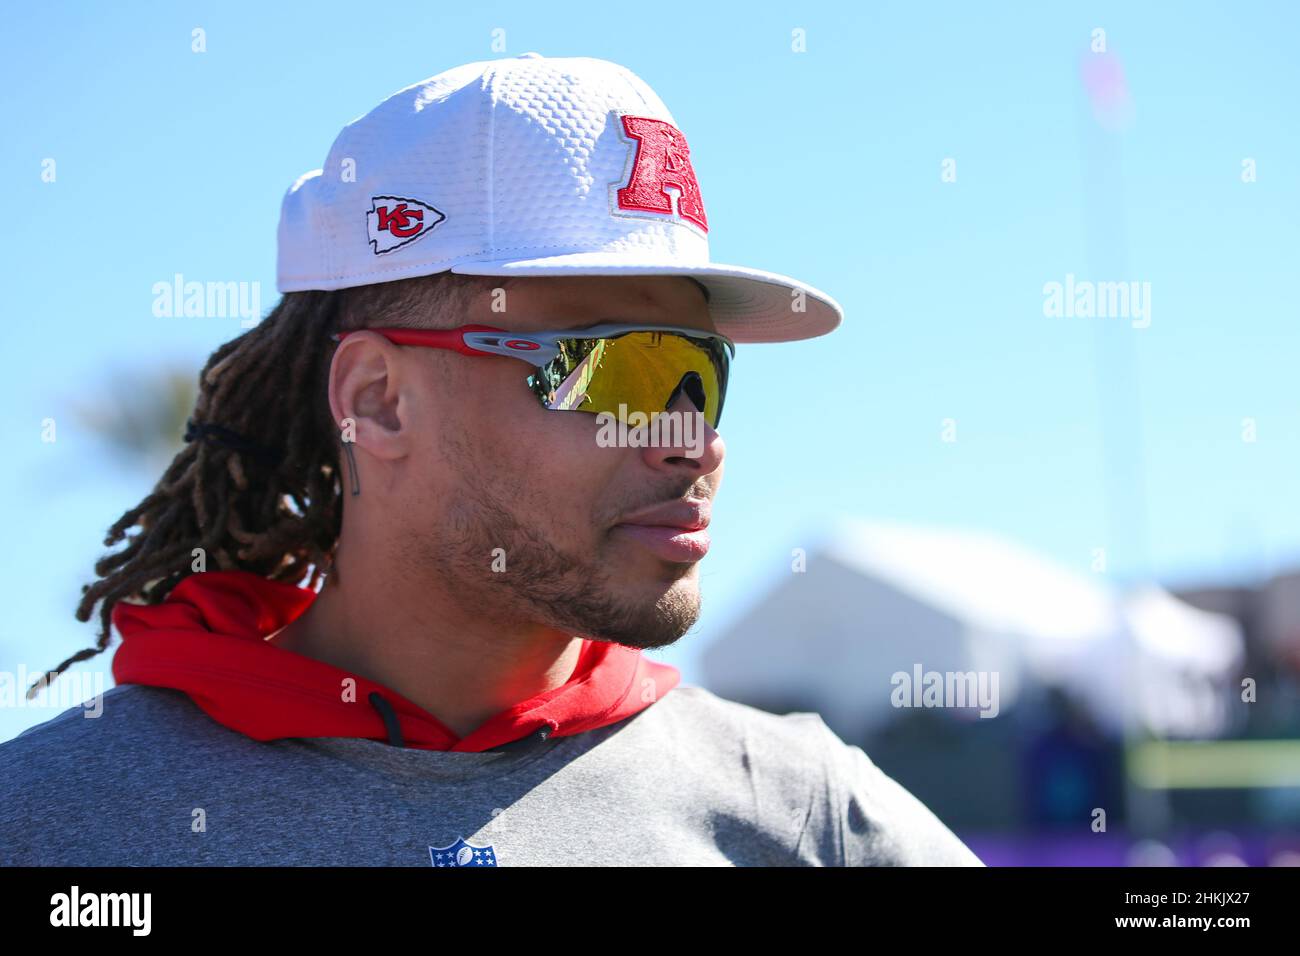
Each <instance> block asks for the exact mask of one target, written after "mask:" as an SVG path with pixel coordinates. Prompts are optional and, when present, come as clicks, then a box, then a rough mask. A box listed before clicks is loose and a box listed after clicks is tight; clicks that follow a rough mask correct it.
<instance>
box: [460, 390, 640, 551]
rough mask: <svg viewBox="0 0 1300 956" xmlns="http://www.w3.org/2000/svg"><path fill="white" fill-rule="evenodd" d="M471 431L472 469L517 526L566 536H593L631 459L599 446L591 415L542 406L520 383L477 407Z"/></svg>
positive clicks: (622, 452) (597, 425)
mask: <svg viewBox="0 0 1300 956" xmlns="http://www.w3.org/2000/svg"><path fill="white" fill-rule="evenodd" d="M473 427H474V428H475V429H476V431H477V432H478V435H479V441H477V442H474V445H475V455H474V457H475V459H476V466H477V468H479V469H481V476H482V478H484V479H486V484H487V485H488V486H490V487H492V488H494V489H498V490H499V495H500V497H502V498H503V499H504V501H505V504H506V506H507V507H509V508H510V510H511V511H512V512H513V513H514V514H515V515H516V516H517V517H518V519H519V521H520V523H521V524H523V525H526V526H531V527H538V528H545V529H547V530H548V531H550V532H551V533H553V534H564V535H565V536H579V537H586V536H589V535H590V534H591V527H592V524H593V522H597V521H599V520H600V519H601V518H603V517H604V516H605V513H606V512H607V510H608V508H609V504H610V502H611V501H612V500H613V499H614V494H613V492H614V490H615V489H614V484H615V479H616V475H617V473H618V471H619V469H620V467H621V462H622V459H623V456H625V455H626V454H628V449H619V448H601V447H600V445H599V444H597V441H596V438H597V434H598V433H599V429H600V423H599V421H598V420H597V418H596V416H595V415H590V414H587V413H585V412H562V411H551V410H549V409H546V408H543V407H542V405H541V403H540V402H538V401H537V398H536V396H535V395H534V394H533V393H532V392H531V391H530V390H529V389H528V388H527V386H526V385H524V384H523V382H522V381H512V380H507V381H504V382H502V383H501V385H500V388H499V389H498V390H497V392H496V394H495V395H494V396H493V397H492V398H491V399H490V400H489V401H486V402H484V403H483V405H482V406H481V407H480V410H479V414H476V415H475V416H474V426H473ZM473 437H474V436H473V435H471V436H470V440H471V442H473ZM489 476H490V477H489ZM471 477H473V476H471ZM569 532H572V535H570V534H569Z"/></svg>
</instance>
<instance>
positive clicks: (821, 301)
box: [451, 252, 844, 342]
mask: <svg viewBox="0 0 1300 956" xmlns="http://www.w3.org/2000/svg"><path fill="white" fill-rule="evenodd" d="M451 271H452V272H455V273H458V274H460V275H471V276H503V277H506V276H559V275H573V276H579V275H626V276H636V275H670V276H672V275H680V276H692V277H693V278H695V279H697V280H699V282H700V284H701V285H703V286H704V287H705V288H706V289H708V290H709V311H710V313H711V315H712V317H713V324H714V326H715V327H716V328H717V330H718V331H719V332H721V333H722V334H723V335H725V336H727V338H729V339H731V340H732V341H733V342H794V341H798V340H800V339H811V338H815V337H816V336H819V335H825V334H826V333H827V332H830V331H832V330H834V329H835V328H836V327H838V326H839V324H840V322H841V321H843V318H844V311H843V309H841V308H840V305H839V303H838V302H836V301H835V300H834V299H833V298H831V297H830V296H829V295H827V294H826V293H825V292H822V291H820V290H818V289H814V288H813V287H812V286H810V285H807V284H805V283H803V282H800V281H799V280H797V279H791V278H790V277H789V276H783V275H778V274H776V273H775V272H764V271H762V270H761V269H749V268H746V267H744V266H729V265H722V264H720V263H716V262H710V263H708V264H707V265H700V266H688V265H683V264H682V263H680V262H673V263H664V262H654V261H645V262H643V263H630V262H628V254H627V253H626V252H578V253H571V254H569V255H562V256H546V257H544V258H540V259H511V260H496V261H491V262H462V263H459V264H457V265H454V266H452V267H451Z"/></svg>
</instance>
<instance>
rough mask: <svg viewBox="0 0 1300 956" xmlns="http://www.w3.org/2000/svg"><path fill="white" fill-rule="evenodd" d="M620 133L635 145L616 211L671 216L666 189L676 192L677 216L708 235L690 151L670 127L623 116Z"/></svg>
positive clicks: (684, 141) (707, 224) (667, 124)
mask: <svg viewBox="0 0 1300 956" xmlns="http://www.w3.org/2000/svg"><path fill="white" fill-rule="evenodd" d="M620 119H622V121H623V131H624V132H625V133H627V135H628V137H629V138H631V139H633V140H635V141H636V154H635V155H634V156H633V158H632V173H631V175H630V176H629V177H628V181H627V185H626V186H624V187H623V188H622V189H620V190H618V208H619V209H627V210H635V211H639V212H651V213H662V214H664V215H672V213H673V202H672V197H671V196H670V195H669V194H668V191H667V189H666V188H665V187H668V186H672V187H675V188H676V189H677V191H678V197H677V215H678V216H680V217H681V218H682V219H686V220H689V221H690V222H693V223H695V225H697V226H699V227H700V229H701V230H703V231H704V232H708V231H709V220H708V218H707V217H706V216H705V215H704V199H703V198H702V197H701V196H700V184H699V183H697V182H696V181H695V170H694V169H692V168H691V148H690V147H689V146H687V145H686V137H685V136H683V135H682V134H681V132H680V131H679V130H678V129H677V128H676V127H674V126H673V125H672V124H671V123H666V122H664V121H663V120H657V119H650V118H648V117H645V116H622V117H620Z"/></svg>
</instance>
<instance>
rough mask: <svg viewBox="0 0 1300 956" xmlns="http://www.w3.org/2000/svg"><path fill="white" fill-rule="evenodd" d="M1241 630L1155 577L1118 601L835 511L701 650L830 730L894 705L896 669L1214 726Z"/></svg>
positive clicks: (981, 547) (1033, 564)
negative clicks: (807, 706) (991, 682)
mask: <svg viewBox="0 0 1300 956" xmlns="http://www.w3.org/2000/svg"><path fill="white" fill-rule="evenodd" d="M1242 654H1243V643H1242V636H1241V633H1240V630H1239V628H1238V626H1237V624H1236V622H1235V621H1233V620H1232V619H1231V618H1227V617H1224V616H1222V615H1214V614H1209V613H1206V612H1203V611H1199V610H1196V609H1195V608H1192V607H1190V606H1189V605H1187V604H1184V603H1183V602H1181V601H1179V600H1177V599H1176V598H1174V597H1172V596H1171V595H1169V594H1167V593H1166V592H1164V591H1161V590H1159V589H1156V588H1151V589H1145V590H1143V591H1141V592H1139V593H1136V594H1134V595H1133V596H1131V597H1129V598H1125V597H1123V596H1121V595H1119V594H1118V593H1116V591H1115V589H1114V588H1113V587H1112V586H1111V585H1110V583H1109V581H1108V579H1107V578H1106V577H1105V575H1102V574H1086V573H1080V572H1076V571H1072V570H1069V569H1067V568H1064V567H1061V566H1059V565H1056V564H1054V563H1053V562H1051V561H1049V560H1047V559H1045V558H1043V557H1042V556H1040V555H1037V554H1035V553H1033V552H1031V551H1029V550H1027V549H1025V548H1023V547H1020V546H1018V545H1015V544H1013V543H1011V542H1009V541H1007V540H1005V539H1002V538H998V537H995V536H991V535H987V534H980V533H975V532H964V531H954V530H948V529H932V528H921V527H915V526H907V525H897V524H887V523H879V522H863V521H859V520H854V519H844V520H841V521H839V522H837V523H836V526H835V530H834V532H833V533H832V534H830V535H829V536H827V538H826V539H825V540H824V542H823V544H822V545H821V546H820V547H819V548H817V549H815V550H814V551H813V552H812V553H811V554H810V555H809V557H808V561H807V567H806V570H805V571H803V572H802V573H799V572H794V573H791V574H790V575H789V578H788V579H786V580H784V581H781V582H779V583H778V584H777V585H776V586H775V587H773V588H772V589H771V590H770V591H768V592H767V593H766V594H764V595H762V596H761V597H760V598H759V599H758V601H757V602H756V603H755V604H754V605H753V607H752V608H751V609H750V610H749V612H748V613H747V614H745V615H744V616H743V617H742V618H741V619H740V620H738V621H737V622H736V623H735V624H734V625H733V626H732V627H731V628H729V629H728V630H727V632H726V633H724V634H723V635H721V636H720V637H719V638H718V639H717V640H716V641H715V642H714V643H713V644H712V645H710V646H709V647H708V648H707V649H706V650H705V651H704V654H703V666H704V669H705V674H706V680H707V683H708V684H709V686H710V687H711V688H712V689H714V690H715V691H716V692H717V693H719V694H721V695H723V696H736V697H741V698H744V699H760V700H778V701H779V700H800V701H809V702H812V707H813V708H814V709H816V710H817V711H818V712H820V713H821V714H822V715H823V716H824V717H825V718H826V720H827V721H828V722H829V723H831V724H832V726H837V727H840V728H845V729H847V728H855V729H864V728H865V729H870V728H873V727H875V726H878V725H879V724H881V723H884V722H886V721H888V720H889V719H890V718H891V717H892V716H894V715H895V714H896V705H897V704H898V702H899V701H898V696H897V694H896V693H895V691H896V688H897V687H898V685H899V681H898V679H897V678H896V677H895V675H898V674H900V673H905V674H908V675H913V674H916V673H920V672H926V673H930V672H935V673H939V674H946V673H957V674H965V673H969V672H976V673H980V672H983V673H985V674H988V675H996V691H997V696H998V698H999V709H1000V710H1003V711H1004V710H1006V709H1007V708H1009V707H1011V706H1012V705H1013V704H1014V703H1015V701H1016V699H1017V698H1018V697H1019V696H1020V695H1021V694H1022V693H1023V692H1024V690H1025V689H1026V688H1027V687H1030V686H1046V685H1053V686H1060V687H1064V688H1066V689H1068V690H1069V691H1071V692H1072V693H1073V695H1074V696H1075V697H1076V698H1077V699H1079V700H1080V701H1081V702H1083V703H1085V704H1086V705H1087V706H1088V707H1089V709H1090V711H1091V712H1092V713H1093V715H1094V716H1095V717H1096V718H1097V719H1098V720H1099V721H1100V722H1101V723H1102V725H1103V726H1106V727H1108V728H1109V729H1110V730H1112V731H1114V732H1119V731H1121V730H1123V729H1125V728H1126V727H1127V728H1129V729H1133V728H1137V727H1145V728H1148V729H1150V730H1152V731H1154V732H1156V733H1162V734H1163V733H1170V734H1190V735H1210V734H1213V733H1215V732H1218V731H1219V730H1221V729H1222V725H1223V719H1224V715H1223V712H1222V709H1221V707H1216V706H1215V704H1214V701H1217V700H1220V699H1221V697H1222V693H1221V692H1222V690H1223V688H1224V687H1225V686H1226V683H1227V682H1228V681H1229V680H1230V679H1231V678H1232V677H1233V675H1234V674H1235V668H1236V667H1237V666H1239V663H1240V660H1241V657H1242Z"/></svg>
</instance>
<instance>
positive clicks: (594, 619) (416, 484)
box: [330, 276, 723, 648]
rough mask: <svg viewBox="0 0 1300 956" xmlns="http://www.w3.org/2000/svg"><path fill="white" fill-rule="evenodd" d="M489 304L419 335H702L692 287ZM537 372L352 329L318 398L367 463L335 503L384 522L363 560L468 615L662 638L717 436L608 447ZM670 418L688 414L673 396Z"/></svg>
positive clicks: (581, 281)
mask: <svg viewBox="0 0 1300 956" xmlns="http://www.w3.org/2000/svg"><path fill="white" fill-rule="evenodd" d="M494 301H495V302H497V305H498V310H497V311H493V308H492V306H493V303H494ZM500 304H501V300H500V299H495V300H494V298H493V296H492V295H491V293H487V292H485V293H483V294H482V296H481V297H480V298H478V299H477V300H475V301H474V302H473V303H472V305H471V307H470V308H469V310H468V311H467V312H464V313H462V314H460V315H457V316H450V317H443V318H442V319H439V318H438V317H431V318H430V322H429V325H430V326H431V327H432V326H442V327H453V326H458V325H469V324H477V325H488V326H493V327H496V328H504V329H507V330H509V331H515V332H528V331H543V330H546V331H550V330H561V329H581V328H586V327H588V326H592V325H596V324H599V323H602V322H622V323H646V324H655V325H676V326H685V327H689V328H697V329H704V330H709V331H713V325H712V322H711V320H710V317H709V313H708V308H707V305H706V302H705V298H704V295H703V292H702V291H701V289H700V288H699V286H697V285H696V284H695V283H694V282H693V281H691V280H689V279H685V278H682V277H679V276H646V277H630V276H619V277H593V276H580V277H571V278H550V277H548V278H525V279H515V280H512V281H511V282H510V284H509V286H508V288H507V289H506V290H505V299H504V305H505V311H504V312H502V311H500ZM448 319H451V320H452V321H448ZM534 371H535V369H534V368H533V366H531V365H529V364H527V363H525V362H522V361H519V360H517V359H512V358H506V357H468V356H462V355H459V354H457V353H455V352H449V351H444V350H440V349H428V348H416V347H401V346H394V345H393V344H392V343H390V342H388V341H387V340H385V339H383V338H382V337H381V336H378V335H375V334H373V333H366V334H361V335H354V336H350V337H349V338H348V339H347V340H345V342H344V343H343V344H342V345H341V346H340V348H339V351H338V353H337V354H336V356H335V361H334V368H333V369H332V374H331V392H330V395H331V404H332V407H333V410H334V413H335V420H336V421H342V420H343V419H344V418H346V417H352V418H354V420H355V421H356V445H355V448H356V449H357V450H358V451H359V452H365V454H364V455H362V454H358V455H357V459H358V468H359V470H360V477H361V481H362V491H361V495H360V496H359V497H357V498H355V499H349V498H348V496H347V495H346V494H345V508H346V509H349V510H353V509H355V510H354V516H355V515H357V514H359V515H360V516H361V520H363V521H364V522H365V523H366V524H367V526H369V527H378V528H383V529H384V533H383V534H382V535H379V536H370V537H368V540H373V541H375V542H377V543H376V544H375V546H374V548H373V549H372V550H375V551H377V552H378V553H375V554H373V555H372V556H371V558H372V559H373V560H377V561H380V562H383V563H384V566H385V567H386V568H388V570H389V571H390V572H391V573H393V574H397V575H401V576H402V577H404V578H405V579H407V580H410V581H414V582H419V581H426V582H437V584H438V585H439V586H440V587H443V588H445V592H446V593H448V594H450V595H452V596H453V597H454V599H455V600H457V601H458V602H460V603H461V604H462V605H463V606H464V608H465V609H466V610H467V611H470V612H472V613H477V614H480V615H481V616H482V617H484V618H488V619H494V620H498V621H500V622H501V623H502V624H503V625H515V626H520V625H522V626H527V625H530V624H532V625H536V624H541V625H546V626H549V627H554V628H558V629H560V630H563V631H565V632H566V633H572V634H580V635H582V636H585V637H591V638H594V639H599V640H608V641H614V642H617V643H620V644H626V645H628V646H631V647H640V648H653V647H662V646H665V645H668V644H671V643H672V642H674V641H676V640H677V639H678V638H679V637H681V636H682V635H683V634H684V633H685V632H686V630H687V629H688V628H689V627H690V626H691V625H692V624H693V623H694V622H695V621H696V619H697V618H698V616H699V608H700V592H699V572H698V561H699V559H700V558H701V557H703V552H704V550H706V549H707V546H708V542H707V532H703V531H702V527H703V526H706V525H707V524H708V520H709V506H710V504H711V502H712V500H713V498H714V496H715V495H716V494H717V490H718V486H719V483H720V482H721V479H722V459H723V443H722V439H721V438H720V437H719V436H718V434H717V432H715V431H714V430H713V429H712V428H710V427H709V426H708V424H707V423H704V424H703V442H702V446H701V444H700V443H699V442H698V441H696V442H694V443H692V445H691V446H689V447H688V446H685V445H682V446H678V447H667V446H662V445H661V446H660V447H606V446H607V445H608V442H603V443H602V442H601V441H599V440H598V439H599V438H600V436H601V428H602V422H601V419H600V418H598V416H596V415H594V414H590V413H585V412H574V411H553V410H548V409H546V408H544V407H542V405H541V404H540V403H539V401H538V399H537V397H536V396H535V395H534V394H533V392H532V390H531V389H530V387H529V386H528V384H527V379H528V377H529V376H530V375H531V374H533V372H534ZM671 409H672V410H679V411H686V412H690V411H693V410H694V406H693V405H692V404H690V402H689V399H688V398H686V397H685V396H682V397H679V398H678V400H677V401H676V402H675V403H674V405H673V406H672V407H671ZM696 421H697V422H699V421H702V419H700V418H697V419H696ZM605 434H606V435H608V434H609V432H608V430H606V432H605ZM688 451H689V453H688ZM344 487H345V488H346V487H347V485H346V484H345V486H344ZM347 517H348V516H345V531H344V533H345V535H346V534H347V524H348V522H347ZM345 546H346V539H345Z"/></svg>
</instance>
